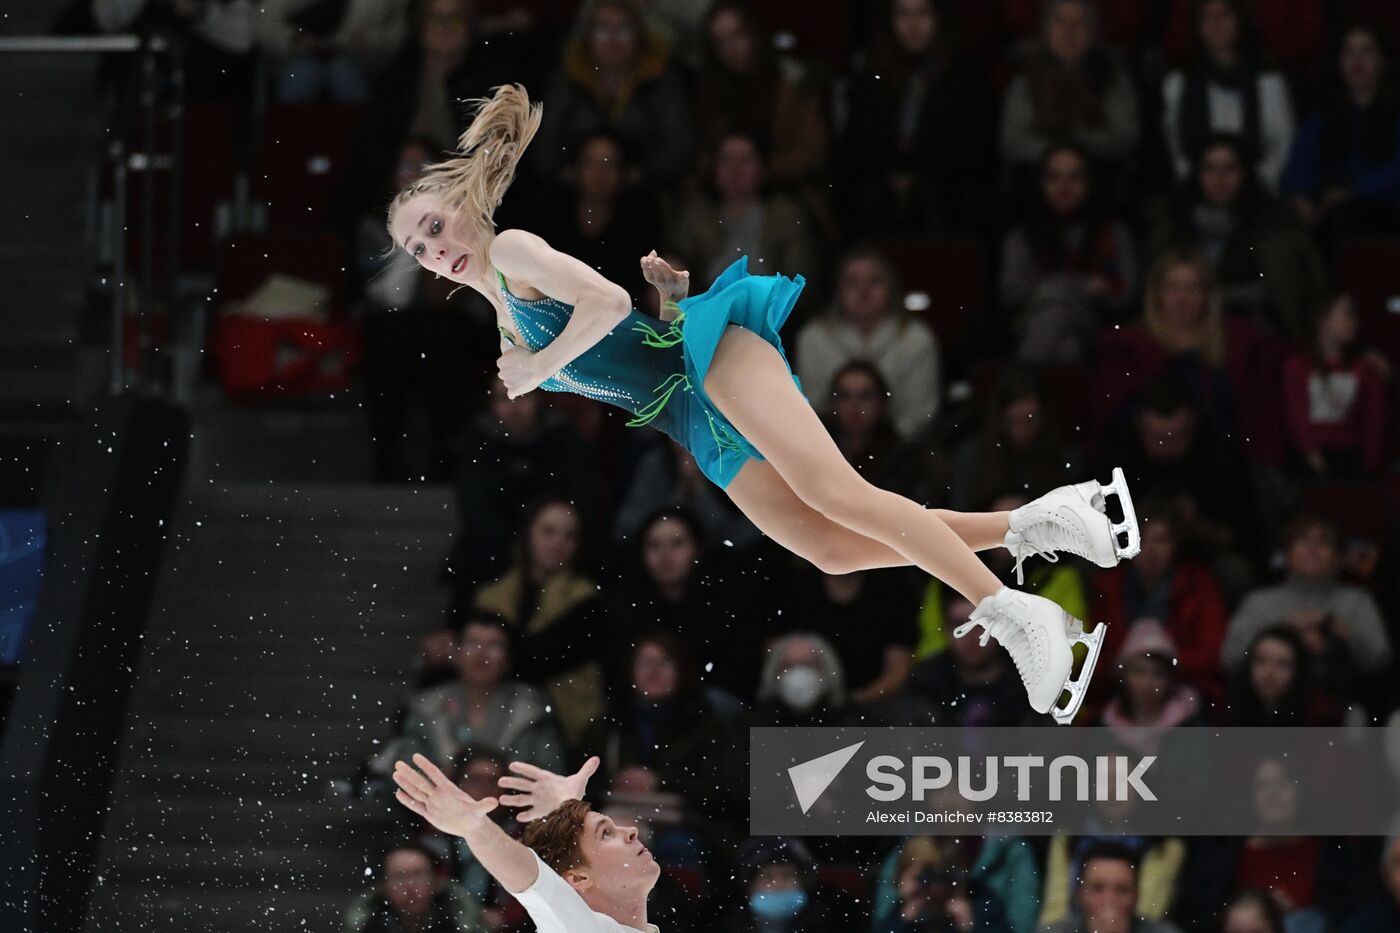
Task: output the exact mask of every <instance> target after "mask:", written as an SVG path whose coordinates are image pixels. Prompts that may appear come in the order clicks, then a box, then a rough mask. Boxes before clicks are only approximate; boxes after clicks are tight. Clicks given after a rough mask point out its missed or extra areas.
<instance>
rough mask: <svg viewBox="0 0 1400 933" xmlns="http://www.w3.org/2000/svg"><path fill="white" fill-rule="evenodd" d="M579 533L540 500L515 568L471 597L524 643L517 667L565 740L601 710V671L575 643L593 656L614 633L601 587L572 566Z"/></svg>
mask: <svg viewBox="0 0 1400 933" xmlns="http://www.w3.org/2000/svg"><path fill="white" fill-rule="evenodd" d="M582 533H583V529H582V521H581V518H580V516H579V512H578V509H577V508H576V507H575V506H574V505H573V503H571V502H569V501H567V500H565V499H561V498H558V497H548V496H546V497H543V498H540V499H537V500H536V501H535V502H534V503H533V504H532V505H531V506H530V507H529V508H528V509H527V510H526V512H525V518H524V521H523V523H522V525H521V534H520V539H519V541H518V543H517V547H516V554H515V562H514V564H513V565H512V566H511V568H510V569H509V570H507V571H506V573H505V575H504V576H502V577H501V578H500V579H498V580H495V581H494V582H491V583H487V584H484V585H483V586H481V587H479V588H478V589H477V591H476V593H475V594H474V595H473V597H472V605H473V607H474V608H476V609H477V610H480V611H482V612H490V613H495V614H497V615H499V616H500V617H501V618H503V619H504V620H505V621H506V623H507V624H508V625H509V626H510V627H511V629H512V630H513V631H514V632H515V633H516V635H517V636H518V637H519V638H520V639H521V646H520V647H521V654H522V663H521V669H522V670H529V671H530V672H531V676H532V678H533V677H539V678H540V679H541V686H542V687H543V688H544V689H545V692H546V693H548V694H549V698H550V701H551V703H552V705H553V707H554V709H555V710H556V711H557V715H558V717H559V724H560V725H561V726H562V727H563V729H564V737H565V738H566V739H567V740H569V741H570V742H574V741H577V739H578V737H579V736H580V735H582V734H583V730H584V729H585V728H586V727H587V725H588V723H589V722H590V721H591V720H592V719H593V717H595V716H597V715H598V714H599V713H601V712H602V709H603V674H602V669H601V667H600V666H599V664H598V662H597V661H595V660H593V657H596V655H594V656H593V657H591V656H590V655H589V654H588V653H582V654H581V653H580V646H581V645H586V644H589V643H592V645H593V646H594V650H595V651H596V650H598V649H600V648H603V647H605V646H606V643H607V640H608V637H609V635H610V634H611V632H610V630H611V625H610V622H609V620H608V617H607V612H606V610H605V609H604V608H603V606H602V601H601V599H600V598H599V596H598V585H597V584H596V583H595V582H593V580H592V579H590V578H589V577H587V576H585V575H584V574H583V573H582V572H580V571H579V570H578V569H576V561H577V559H578V553H579V546H580V539H581V537H582ZM527 760H530V761H535V759H533V758H528V759H527ZM535 763H536V764H540V763H539V762H535ZM540 766H541V767H547V766H546V765H543V764H541V765H540Z"/></svg>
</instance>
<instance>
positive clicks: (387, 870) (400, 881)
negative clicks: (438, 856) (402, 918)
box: [384, 849, 434, 917]
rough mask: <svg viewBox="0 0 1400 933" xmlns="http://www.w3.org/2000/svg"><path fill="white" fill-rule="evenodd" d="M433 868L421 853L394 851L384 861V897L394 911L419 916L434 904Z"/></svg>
mask: <svg viewBox="0 0 1400 933" xmlns="http://www.w3.org/2000/svg"><path fill="white" fill-rule="evenodd" d="M433 882H434V878H433V864H432V862H430V861H428V857H427V856H426V855H424V854H423V853H422V852H416V851H414V850H413V849H396V850H395V851H393V852H390V853H389V855H388V857H387V858H386V859H384V896H385V897H387V898H388V899H389V903H390V904H392V905H393V907H394V910H396V911H398V912H399V913H400V914H405V915H407V916H410V917H417V916H421V915H422V914H423V913H425V912H426V911H427V909H428V907H429V905H430V904H431V903H432V901H433Z"/></svg>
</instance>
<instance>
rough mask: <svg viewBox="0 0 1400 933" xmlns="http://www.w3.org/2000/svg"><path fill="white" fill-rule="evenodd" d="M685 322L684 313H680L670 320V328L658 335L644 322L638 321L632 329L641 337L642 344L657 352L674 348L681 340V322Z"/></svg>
mask: <svg viewBox="0 0 1400 933" xmlns="http://www.w3.org/2000/svg"><path fill="white" fill-rule="evenodd" d="M684 320H685V312H684V311H682V312H680V313H679V314H677V315H676V316H675V317H674V318H672V319H671V326H670V327H668V328H667V329H666V330H665V331H664V332H660V333H658V332H657V330H656V328H655V327H652V326H651V325H650V324H648V323H646V322H645V321H638V322H637V323H636V324H635V325H634V326H633V327H632V329H633V330H635V331H636V332H637V333H639V334H641V335H642V343H644V344H646V345H647V346H649V347H655V348H656V349H658V350H664V349H666V348H667V347H674V346H675V345H676V344H678V343H680V342H681V340H682V339H683V338H682V337H681V322H683V321H684Z"/></svg>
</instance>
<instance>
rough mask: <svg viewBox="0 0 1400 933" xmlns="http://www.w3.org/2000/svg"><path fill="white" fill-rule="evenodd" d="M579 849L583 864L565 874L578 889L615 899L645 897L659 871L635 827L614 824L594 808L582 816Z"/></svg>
mask: <svg viewBox="0 0 1400 933" xmlns="http://www.w3.org/2000/svg"><path fill="white" fill-rule="evenodd" d="M579 849H580V850H581V851H582V852H583V858H584V865H583V866H582V867H581V868H577V869H570V870H569V871H567V872H565V875H566V877H567V880H569V882H570V883H571V884H573V886H574V887H575V888H576V889H578V890H579V891H580V892H585V891H590V890H593V891H606V892H607V893H608V896H609V897H613V898H618V899H626V898H629V897H631V896H633V895H640V896H642V897H645V896H646V895H647V893H648V892H649V891H651V889H652V886H653V885H655V884H656V879H657V878H658V877H660V875H661V866H660V865H657V864H656V859H655V858H653V857H652V854H651V851H650V850H649V849H647V847H646V846H644V845H642V842H641V840H640V839H639V838H638V837H637V827H635V826H618V825H617V824H616V823H614V822H613V821H612V818H611V817H608V816H604V815H603V814H601V813H598V812H597V811H590V812H589V814H588V816H586V817H585V818H584V821H583V835H582V836H581V837H580V838H579Z"/></svg>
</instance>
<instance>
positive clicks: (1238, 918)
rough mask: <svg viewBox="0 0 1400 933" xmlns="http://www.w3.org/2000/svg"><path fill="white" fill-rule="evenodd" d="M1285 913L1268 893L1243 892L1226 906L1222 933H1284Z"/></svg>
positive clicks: (1221, 917)
mask: <svg viewBox="0 0 1400 933" xmlns="http://www.w3.org/2000/svg"><path fill="white" fill-rule="evenodd" d="M1284 931H1285V927H1284V923H1283V911H1282V910H1280V909H1279V906H1278V901H1276V900H1274V898H1273V895H1272V894H1270V893H1269V892H1268V891H1264V890H1259V889H1257V888H1254V889H1250V890H1247V891H1241V892H1240V893H1238V894H1236V895H1235V896H1234V897H1232V898H1230V900H1229V901H1228V902H1227V903H1226V904H1225V910H1224V912H1222V913H1221V915H1220V933H1284Z"/></svg>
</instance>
